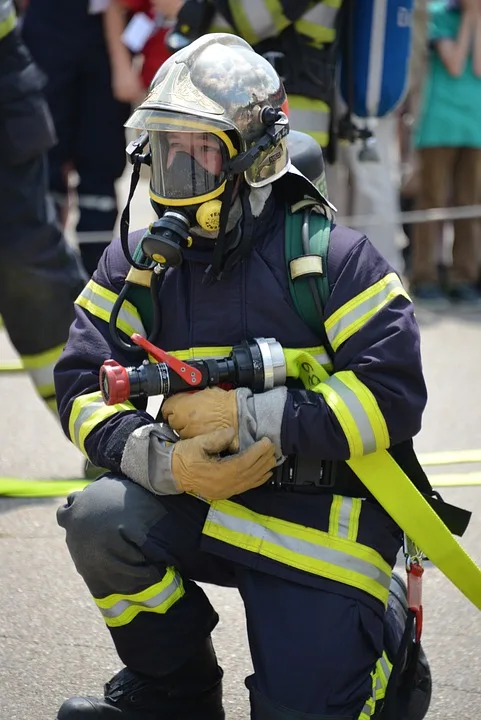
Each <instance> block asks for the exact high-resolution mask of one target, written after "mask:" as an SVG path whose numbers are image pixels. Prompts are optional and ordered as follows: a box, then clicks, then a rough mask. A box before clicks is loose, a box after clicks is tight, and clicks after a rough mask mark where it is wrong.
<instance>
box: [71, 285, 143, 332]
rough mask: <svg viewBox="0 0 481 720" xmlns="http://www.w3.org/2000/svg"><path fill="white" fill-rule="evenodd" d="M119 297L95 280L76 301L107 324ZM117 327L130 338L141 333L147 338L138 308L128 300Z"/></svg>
mask: <svg viewBox="0 0 481 720" xmlns="http://www.w3.org/2000/svg"><path fill="white" fill-rule="evenodd" d="M117 298H118V295H117V294H116V293H114V292H112V290H107V288H104V287H102V285H99V284H98V283H96V282H95V281H94V280H89V282H88V283H87V285H86V286H85V287H84V289H83V290H82V292H81V293H80V295H79V296H78V298H77V299H76V301H75V304H76V305H80V307H82V308H83V309H84V310H86V311H87V312H89V313H90V314H91V315H94V316H95V317H98V318H100V320H104V321H105V322H106V323H108V322H109V320H110V315H111V313H112V309H113V307H114V304H115V302H116V300H117ZM117 327H118V328H119V330H122V332H124V333H125V334H126V335H128V336H129V337H130V336H131V335H133V333H139V334H140V335H143V336H144V337H145V335H146V332H145V328H144V326H143V325H142V320H141V319H140V315H139V313H138V311H137V308H136V307H135V306H134V305H132V303H131V302H129V301H128V300H124V302H123V303H122V307H121V309H120V312H119V315H118V318H117Z"/></svg>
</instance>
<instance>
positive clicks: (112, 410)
mask: <svg viewBox="0 0 481 720" xmlns="http://www.w3.org/2000/svg"><path fill="white" fill-rule="evenodd" d="M128 410H135V407H134V405H132V403H131V402H129V401H128V400H127V402H124V403H119V404H118V405H106V404H105V403H104V401H103V399H102V393H101V392H92V393H87V394H85V395H79V396H78V397H77V398H75V400H74V401H73V404H72V410H71V413H70V418H69V423H68V431H69V435H70V439H71V440H72V442H73V444H74V445H75V446H76V447H78V449H79V450H81V451H82V452H83V453H84V455H86V452H85V440H86V438H87V436H88V435H89V434H90V433H91V432H92V430H94V429H95V427H96V426H97V425H99V424H100V423H101V422H103V421H104V420H106V419H107V418H109V417H111V415H115V414H116V413H119V412H125V411H128Z"/></svg>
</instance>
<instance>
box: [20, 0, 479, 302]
mask: <svg viewBox="0 0 481 720" xmlns="http://www.w3.org/2000/svg"><path fill="white" fill-rule="evenodd" d="M183 4H184V3H183V0H69V2H68V3H64V2H58V0H21V1H20V2H19V3H17V5H18V10H19V12H20V13H21V14H22V16H23V30H22V33H23V38H24V41H25V43H26V45H27V46H28V48H29V50H30V52H31V53H32V55H33V58H34V60H35V62H36V63H37V64H38V66H39V67H40V68H41V69H42V70H43V72H44V73H45V74H46V76H47V85H46V95H47V99H48V103H49V106H50V110H51V112H52V115H53V119H54V123H55V128H56V132H57V136H58V142H57V144H56V145H55V146H54V147H53V148H52V149H51V150H50V153H49V164H50V189H51V191H52V194H53V197H54V199H55V202H56V207H57V212H58V216H59V218H60V219H61V222H62V223H63V224H65V222H66V220H67V215H68V211H69V207H70V203H71V198H72V194H74V193H75V194H76V202H77V204H78V222H77V226H76V234H77V242H78V248H79V251H80V255H81V259H82V262H83V264H84V266H85V268H86V270H87V272H88V273H89V274H91V273H92V272H93V270H94V269H95V267H96V264H97V261H98V259H99V257H100V255H101V253H102V251H103V249H104V248H105V246H106V244H107V243H108V242H109V241H110V239H111V236H112V232H113V229H114V226H115V223H116V218H117V212H118V207H117V197H116V191H115V184H116V181H117V180H118V178H119V177H120V176H121V175H122V173H123V171H124V167H125V152H124V147H125V137H124V129H123V123H124V121H125V120H126V118H127V116H128V114H129V112H130V108H131V106H132V105H135V104H136V103H138V101H139V100H140V99H141V98H142V97H143V96H144V95H145V93H146V91H147V89H148V86H149V84H150V82H151V80H152V78H153V76H154V75H155V72H156V70H157V69H158V67H159V66H160V65H161V64H162V62H163V61H164V60H165V59H166V58H167V57H168V56H169V54H170V50H169V49H168V47H167V45H166V36H168V35H169V34H170V35H172V33H173V31H174V30H175V28H176V27H178V25H177V26H176V23H177V19H178V14H179V12H180V11H181V8H182V6H183ZM315 4H316V3H311V5H315ZM216 22H217V20H216V18H213V19H212V22H211V23H210V24H209V26H208V27H207V28H205V29H207V30H216V29H222V30H224V29H225V23H224V26H223V27H220V28H218V27H217V26H216ZM295 51H296V48H295V47H294V46H293V47H292V52H293V53H294V52H295ZM288 59H289V58H288V57H287V60H288ZM410 68H411V70H410V79H409V87H408V91H407V94H406V96H405V99H404V102H403V103H402V106H401V107H399V108H398V109H397V110H396V111H393V112H392V113H390V114H389V115H388V116H385V117H383V118H379V119H377V120H376V121H374V122H373V123H372V127H373V133H374V139H375V141H376V153H375V159H374V160H373V159H372V158H369V157H368V158H367V159H365V158H363V157H361V155H362V153H361V155H360V153H359V146H358V145H359V144H358V143H357V144H356V143H350V142H349V141H345V140H344V141H343V140H341V141H340V142H339V143H338V148H337V152H336V156H335V158H332V157H330V156H329V153H326V157H327V160H328V163H327V180H328V191H329V196H330V199H331V201H332V202H333V203H334V204H335V205H336V207H337V208H338V210H339V213H340V215H341V216H350V215H357V216H358V215H365V216H368V215H371V216H372V215H375V216H377V222H375V223H373V224H371V225H370V224H369V219H368V218H367V219H366V224H365V228H364V227H363V228H362V229H365V232H366V234H368V236H369V237H370V239H371V241H372V242H373V243H374V244H375V245H376V246H377V247H378V249H380V250H381V251H382V252H383V254H384V255H385V256H386V258H387V259H388V260H389V261H390V262H391V264H392V265H393V267H394V268H395V269H396V270H397V271H398V272H400V273H403V275H404V277H405V278H406V280H407V281H408V282H409V285H410V289H411V293H412V295H413V296H414V298H415V299H417V300H418V301H419V302H424V303H427V304H430V305H432V306H436V307H443V306H444V305H446V304H448V303H449V302H455V303H458V304H461V303H462V304H464V305H469V306H472V305H476V304H477V303H478V301H479V297H480V294H479V290H480V285H479V278H480V262H481V260H480V254H481V249H480V247H481V240H480V237H479V236H480V227H481V225H480V220H479V218H476V217H468V218H460V219H454V220H452V221H451V220H447V221H444V222H420V223H417V224H413V223H403V222H401V221H400V219H399V217H398V214H399V211H400V209H402V210H407V211H409V210H427V209H430V208H440V207H452V208H459V207H460V206H469V207H471V206H473V205H474V206H475V205H478V204H480V205H481V0H438V1H436V2H433V3H428V2H427V0H415V3H414V11H413V44H412V51H411V60H410ZM287 89H288V91H289V88H287ZM292 107H293V110H292V111H291V117H290V120H291V126H292V127H293V128H294V129H297V130H302V131H307V132H310V134H312V135H313V136H314V137H316V138H319V137H320V135H321V133H320V132H316V128H312V127H305V126H302V123H301V122H300V120H299V118H300V116H301V115H300V114H298V113H297V111H296V105H295V102H293V103H292ZM336 112H339V113H340V112H341V111H340V110H339V111H337V110H336V109H335V110H334V113H336ZM334 126H335V123H334ZM332 127H333V124H332V123H331V131H332ZM320 142H321V141H320ZM324 144H325V143H323V142H321V145H324ZM329 161H330V163H329ZM480 209H481V208H480ZM480 215H481V211H480ZM380 218H381V220H382V222H381V221H380V220H379V219H380Z"/></svg>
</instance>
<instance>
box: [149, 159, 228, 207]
mask: <svg viewBox="0 0 481 720" xmlns="http://www.w3.org/2000/svg"><path fill="white" fill-rule="evenodd" d="M162 180H163V192H162V193H161V194H162V195H163V196H164V197H166V198H170V199H178V200H182V199H183V198H186V199H188V198H196V197H201V196H202V195H205V194H206V193H210V192H212V191H213V190H216V189H217V188H218V187H219V186H220V185H221V184H222V183H223V182H224V173H223V172H221V173H220V175H214V174H213V173H211V172H209V171H208V170H206V169H205V168H204V167H202V165H201V164H200V163H198V162H197V160H195V158H193V157H192V155H190V154H189V153H187V152H183V151H178V152H176V153H175V156H174V158H173V160H172V163H171V164H170V166H169V167H168V168H166V169H165V170H164V173H163V177H162Z"/></svg>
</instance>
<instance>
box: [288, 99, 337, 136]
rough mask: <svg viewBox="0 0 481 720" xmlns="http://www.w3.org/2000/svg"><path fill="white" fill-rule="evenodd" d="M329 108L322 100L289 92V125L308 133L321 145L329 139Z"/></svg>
mask: <svg viewBox="0 0 481 720" xmlns="http://www.w3.org/2000/svg"><path fill="white" fill-rule="evenodd" d="M330 118H331V110H330V108H329V105H326V103H325V102H323V101H322V100H315V99H313V98H306V97H303V96H302V95H291V94H289V125H290V127H291V128H292V129H293V130H299V131H300V132H305V133H307V134H308V135H310V136H311V137H312V138H314V140H316V141H317V142H318V143H319V145H320V146H321V147H326V145H327V143H328V141H329V124H330Z"/></svg>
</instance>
